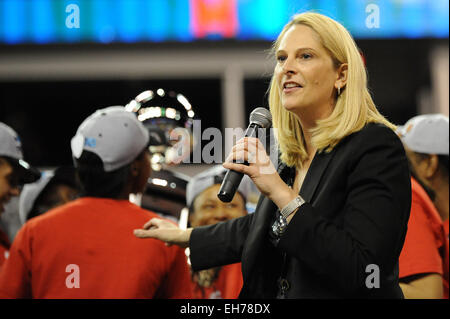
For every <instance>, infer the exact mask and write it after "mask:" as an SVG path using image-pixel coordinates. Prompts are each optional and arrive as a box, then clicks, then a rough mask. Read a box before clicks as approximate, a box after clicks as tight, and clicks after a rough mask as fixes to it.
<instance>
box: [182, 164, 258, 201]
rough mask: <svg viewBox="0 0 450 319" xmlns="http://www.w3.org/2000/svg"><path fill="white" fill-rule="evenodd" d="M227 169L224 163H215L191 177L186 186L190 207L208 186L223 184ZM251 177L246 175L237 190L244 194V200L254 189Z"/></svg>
mask: <svg viewBox="0 0 450 319" xmlns="http://www.w3.org/2000/svg"><path fill="white" fill-rule="evenodd" d="M226 172H227V169H226V168H224V167H223V166H222V165H215V166H213V167H211V168H208V169H207V170H205V171H204V172H201V173H199V174H197V175H195V176H194V177H192V178H191V179H190V181H189V182H188V184H187V186H186V204H187V206H188V207H190V206H191V205H192V203H193V201H194V199H195V198H196V197H197V195H199V194H200V193H201V192H203V191H204V190H205V189H207V188H208V187H210V186H212V185H215V184H221V183H222V181H223V178H224V177H225V173H226ZM251 183H252V181H251V179H250V177H248V176H247V175H244V177H243V178H242V181H241V183H240V184H239V188H238V189H237V191H238V192H239V193H241V194H242V196H243V197H244V200H246V199H247V196H248V194H249V193H250V192H251V191H252V189H251Z"/></svg>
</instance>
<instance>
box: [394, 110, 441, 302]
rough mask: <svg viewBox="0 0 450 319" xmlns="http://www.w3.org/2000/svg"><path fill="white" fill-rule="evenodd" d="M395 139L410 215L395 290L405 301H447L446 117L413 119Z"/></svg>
mask: <svg viewBox="0 0 450 319" xmlns="http://www.w3.org/2000/svg"><path fill="white" fill-rule="evenodd" d="M397 133H398V135H399V136H400V138H401V140H402V142H403V144H404V147H405V150H406V154H407V156H408V161H409V163H410V170H411V175H412V178H411V186H412V202H411V213H410V218H409V221H408V232H407V234H406V238H405V244H404V246H403V249H402V252H401V254H400V259H399V270H400V274H399V278H400V287H401V288H402V290H403V293H404V295H405V297H406V298H414V299H417V298H448V297H449V285H448V284H449V243H448V205H449V202H448V153H449V121H448V117H447V116H444V115H442V114H425V115H418V116H415V117H413V118H411V119H410V120H408V121H407V122H406V124H405V125H403V126H401V127H398V128H397Z"/></svg>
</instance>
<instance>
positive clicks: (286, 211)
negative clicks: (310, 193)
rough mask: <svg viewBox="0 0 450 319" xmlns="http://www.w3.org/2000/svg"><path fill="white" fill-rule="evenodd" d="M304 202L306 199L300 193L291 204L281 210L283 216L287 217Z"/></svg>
mask: <svg viewBox="0 0 450 319" xmlns="http://www.w3.org/2000/svg"><path fill="white" fill-rule="evenodd" d="M304 203H305V200H304V199H303V198H302V197H301V196H300V195H298V196H297V197H295V198H294V199H293V200H291V201H290V202H289V204H287V205H286V206H284V207H283V209H282V210H280V214H281V216H283V217H284V218H285V219H287V218H288V216H289V215H290V214H292V213H293V212H294V211H295V210H296V209H297V208H299V207H300V206H302V205H303V204H304Z"/></svg>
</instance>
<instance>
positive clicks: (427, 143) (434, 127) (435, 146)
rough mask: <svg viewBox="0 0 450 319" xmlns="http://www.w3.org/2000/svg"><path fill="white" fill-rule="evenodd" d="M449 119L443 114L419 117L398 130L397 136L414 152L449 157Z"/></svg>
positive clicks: (410, 120)
mask: <svg viewBox="0 0 450 319" xmlns="http://www.w3.org/2000/svg"><path fill="white" fill-rule="evenodd" d="M448 131H449V122H448V117H447V116H445V115H442V114H425V115H418V116H415V117H413V118H411V119H409V120H408V122H406V123H405V125H403V126H399V127H398V128H397V134H398V135H399V136H400V138H401V140H402V141H403V143H404V144H405V145H406V146H407V147H408V148H409V149H411V150H412V151H414V152H417V153H424V154H437V155H448V153H449V150H448V147H449V144H448Z"/></svg>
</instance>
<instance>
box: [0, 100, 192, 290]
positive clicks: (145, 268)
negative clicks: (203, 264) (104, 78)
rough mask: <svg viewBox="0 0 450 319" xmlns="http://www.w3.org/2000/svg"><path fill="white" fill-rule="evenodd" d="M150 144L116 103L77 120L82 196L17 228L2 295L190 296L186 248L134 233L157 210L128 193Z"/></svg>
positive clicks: (139, 184)
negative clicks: (141, 204) (136, 201)
mask: <svg viewBox="0 0 450 319" xmlns="http://www.w3.org/2000/svg"><path fill="white" fill-rule="evenodd" d="M148 143H149V133H148V131H147V130H146V129H145V127H144V126H143V125H142V123H140V122H139V121H138V120H137V118H136V116H135V114H133V113H130V112H127V111H125V109H124V108H123V107H120V106H114V107H108V108H105V109H101V110H98V111H97V112H95V113H94V114H92V115H91V116H89V117H88V118H87V119H86V120H85V121H84V122H83V123H82V124H81V125H80V127H79V128H78V131H77V133H76V135H75V137H74V138H73V139H72V141H71V147H72V155H73V157H74V162H75V166H76V169H77V172H78V176H79V179H80V182H81V185H82V188H83V196H82V197H81V198H79V199H77V200H74V201H71V202H69V203H67V204H65V205H62V206H59V207H57V208H55V209H52V210H50V211H48V212H46V213H45V214H42V215H40V216H37V217H35V218H32V219H30V220H29V221H28V222H27V223H25V225H24V226H23V227H22V228H21V229H20V230H19V232H18V234H17V236H16V238H15V240H14V243H13V244H12V246H11V250H10V257H9V259H8V260H7V261H6V262H5V264H4V267H3V269H2V271H1V273H0V298H55V299H60V298H77V299H80V298H83V299H85V298H89V299H91V298H108V299H113V298H121V299H126V298H188V297H189V296H190V278H189V270H188V267H187V265H186V261H185V255H184V251H183V250H182V249H180V248H178V247H176V246H173V247H167V246H165V245H164V243H161V242H158V241H157V240H149V241H141V240H139V239H138V238H136V237H135V236H133V234H132V233H131V229H133V228H136V226H140V225H142V224H143V223H145V222H146V221H147V220H148V219H149V218H151V217H155V216H157V215H156V214H155V213H153V212H150V211H146V210H144V209H142V208H140V207H138V206H136V205H135V204H132V203H131V202H130V201H129V200H128V198H129V195H130V194H132V193H141V192H142V191H143V190H144V188H145V186H146V184H147V179H148V177H149V175H150V171H151V169H150V162H149V156H150V154H149V151H148ZM142 251H146V252H148V253H146V254H142Z"/></svg>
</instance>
